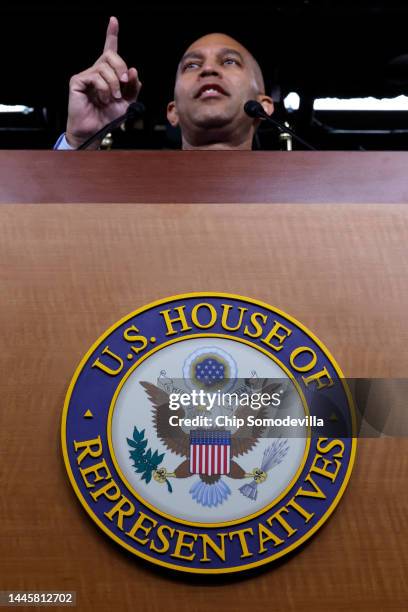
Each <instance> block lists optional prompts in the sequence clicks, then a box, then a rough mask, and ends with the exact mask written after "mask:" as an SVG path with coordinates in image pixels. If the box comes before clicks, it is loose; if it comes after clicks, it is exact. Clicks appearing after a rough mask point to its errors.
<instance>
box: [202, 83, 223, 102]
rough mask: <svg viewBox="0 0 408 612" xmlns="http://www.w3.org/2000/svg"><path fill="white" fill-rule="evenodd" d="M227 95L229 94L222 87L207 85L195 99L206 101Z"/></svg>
mask: <svg viewBox="0 0 408 612" xmlns="http://www.w3.org/2000/svg"><path fill="white" fill-rule="evenodd" d="M227 95H228V94H227V92H226V91H225V89H223V88H222V87H221V86H220V85H218V84H213V83H207V84H206V85H203V86H202V87H200V89H199V90H198V92H197V94H196V95H195V98H197V99H200V100H206V99H211V98H222V97H224V96H227Z"/></svg>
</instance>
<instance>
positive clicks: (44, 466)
mask: <svg viewBox="0 0 408 612" xmlns="http://www.w3.org/2000/svg"><path fill="white" fill-rule="evenodd" d="M407 168H408V154H405V153H403V154H399V153H398V154H397V153H260V152H236V153H228V152H202V153H200V152H163V153H154V152H148V153H134V152H117V153H103V152H100V153H95V152H89V153H88V152H84V153H63V152H42V153H40V152H35V153H34V152H6V151H2V152H0V176H1V180H0V201H1V204H0V252H1V256H0V266H1V267H0V270H1V273H0V278H1V347H2V350H1V357H0V360H1V361H0V363H1V367H0V377H1V387H0V388H1V412H0V457H1V461H0V487H1V504H0V550H1V556H0V590H41V591H46V590H51V591H52V590H73V591H76V592H77V606H78V609H80V610H86V609H89V610H104V611H105V610H106V611H111V610H131V609H136V610H140V611H143V612H144V611H150V610H151V611H156V610H164V609H165V610H167V611H169V612H173V611H177V612H187V610H190V609H194V610H199V611H202V612H204V611H207V610H225V611H232V610H234V611H235V610H246V609H250V610H251V611H252V612H258V611H259V612H261V611H262V612H264V611H265V610H279V611H280V610H282V611H283V610H285V611H287V612H289V611H297V610H304V611H306V610H310V611H311V610H313V611H314V612H318V611H322V612H327V610H332V611H335V610H346V609H347V610H350V612H356V611H359V610H361V611H362V610H364V611H370V612H371V611H372V610H375V609H378V610H380V609H381V610H402V609H405V607H406V606H407V601H408V590H407V581H406V578H407V575H408V553H407V513H408V488H407V479H408V441H407V439H406V438H405V439H404V438H402V437H401V438H378V439H365V440H360V441H359V444H358V449H357V460H356V465H355V468H354V473H353V475H352V478H351V482H350V484H349V486H348V489H347V490H346V492H345V495H344V497H343V499H342V501H341V503H340V505H339V507H338V509H337V510H336V512H335V513H334V515H333V516H332V518H331V519H330V520H329V521H328V523H327V524H326V525H325V526H324V527H323V528H322V529H320V530H319V531H318V533H317V534H316V536H314V537H313V538H312V540H311V541H309V542H308V543H307V544H306V545H305V546H303V547H302V548H301V549H300V550H298V551H297V552H296V554H294V555H292V556H291V557H290V558H284V561H282V562H280V563H277V564H275V565H274V564H271V565H268V566H266V568H265V569H264V570H263V571H262V572H260V573H258V574H257V575H252V576H249V577H246V576H244V575H237V576H233V577H231V578H228V577H225V576H224V577H223V578H222V580H216V579H215V578H214V577H204V578H195V577H192V576H183V575H173V574H172V573H169V574H167V573H166V572H164V573H163V572H162V571H159V570H155V569H154V568H153V567H152V566H150V565H149V564H145V563H143V562H141V561H139V560H138V559H137V558H136V557H135V558H133V557H131V556H130V555H128V554H126V553H125V551H124V550H122V549H121V548H120V547H119V546H117V545H115V544H114V543H112V542H111V541H110V540H109V539H108V538H107V537H106V536H104V534H103V533H102V532H101V531H100V530H98V529H97V528H96V527H95V526H94V524H93V523H92V521H91V520H90V519H89V518H88V517H87V516H86V513H85V512H84V510H83V508H82V507H81V506H80V504H79V502H78V500H77V499H76V497H75V495H74V492H73V490H72V488H71V485H70V483H69V481H68V478H67V476H66V473H65V468H64V465H63V461H62V456H61V449H60V442H59V435H60V418H61V411H62V406H63V401H64V396H65V393H66V390H67V386H68V384H69V381H70V379H71V376H72V375H73V373H74V370H75V368H76V366H77V364H78V362H79V360H80V359H81V357H82V356H83V355H84V354H85V352H86V351H87V349H88V348H89V347H90V346H91V344H92V343H93V342H94V341H95V340H96V339H97V338H98V337H99V336H100V334H101V333H102V332H103V331H104V330H106V329H107V328H108V327H109V326H110V325H112V324H113V323H114V322H115V321H117V320H119V319H120V318H121V317H122V316H124V315H125V314H127V313H128V312H131V311H132V310H134V309H136V308H137V307H139V306H142V305H144V304H147V303H149V302H150V301H154V300H156V299H159V298H162V297H166V296H171V295H175V294H179V293H185V292H191V291H220V292H229V293H236V294H241V295H246V296H249V297H253V298H256V299H260V300H263V301H265V302H268V303H270V304H272V305H274V306H276V307H278V308H280V309H282V310H283V311H285V312H287V313H288V314H290V315H292V316H294V317H295V318H296V319H298V320H299V321H301V322H302V323H303V324H304V325H306V326H307V327H308V328H309V329H310V330H312V331H313V332H314V333H315V334H316V335H317V337H318V338H320V339H321V340H322V341H323V342H324V343H325V344H326V345H327V346H328V347H329V349H330V351H331V352H332V354H333V355H334V356H335V358H336V360H337V361H338V363H339V364H340V367H341V368H342V369H343V372H344V373H345V374H346V376H349V377H391V378H398V377H407V376H408V350H407V346H408V324H407V323H408V316H407V313H408V246H407V245H408V180H407Z"/></svg>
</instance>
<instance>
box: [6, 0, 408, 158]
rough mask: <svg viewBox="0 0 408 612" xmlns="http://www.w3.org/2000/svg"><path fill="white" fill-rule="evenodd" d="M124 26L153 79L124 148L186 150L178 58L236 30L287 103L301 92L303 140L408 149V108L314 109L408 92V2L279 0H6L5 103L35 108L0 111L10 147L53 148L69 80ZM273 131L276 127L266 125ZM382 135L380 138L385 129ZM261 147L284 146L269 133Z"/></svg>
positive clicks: (118, 138)
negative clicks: (181, 140)
mask: <svg viewBox="0 0 408 612" xmlns="http://www.w3.org/2000/svg"><path fill="white" fill-rule="evenodd" d="M111 14H115V15H117V16H118V18H119V22H120V35H119V53H120V54H121V55H122V56H123V58H124V59H125V61H127V63H128V65H135V66H136V67H137V68H138V70H139V73H140V78H141V80H142V82H143V90H142V94H141V97H140V100H141V101H142V102H143V103H144V104H145V105H146V109H147V110H146V113H145V116H144V119H143V121H142V122H139V123H138V124H137V126H136V127H137V129H136V130H135V129H131V128H132V127H133V126H128V130H127V131H126V132H123V131H120V132H118V133H116V134H115V137H114V146H120V147H131V148H175V147H177V146H178V135H177V133H173V132H172V131H171V130H169V128H168V126H167V125H166V121H165V108H166V103H167V101H168V100H169V99H170V98H171V95H172V86H173V78H174V74H175V70H176V66H177V62H178V59H179V57H180V55H181V53H182V52H183V50H184V49H185V47H186V45H188V44H189V43H190V42H191V41H193V40H194V39H195V38H197V37H199V36H200V35H202V34H205V33H208V32H211V31H222V32H226V33H228V34H230V35H232V36H234V37H236V38H238V39H239V40H240V41H242V42H243V44H245V45H246V46H247V47H248V48H249V49H250V50H251V51H252V52H253V54H254V55H255V56H256V57H257V59H258V60H259V62H260V64H261V66H262V68H263V70H264V73H265V77H266V81H267V86H268V91H269V92H271V91H272V93H273V97H274V98H275V100H276V101H277V113H276V117H277V118H280V119H285V118H287V117H285V114H284V111H283V109H282V106H281V104H279V100H282V99H283V97H284V96H285V95H286V94H287V93H288V92H289V91H297V92H298V93H299V94H300V95H301V100H302V104H301V108H300V110H299V111H298V112H297V113H293V114H291V116H290V118H289V119H290V123H291V125H292V127H295V128H296V129H297V130H298V131H299V133H300V134H301V135H302V136H304V137H306V138H308V139H309V140H310V141H311V142H313V143H314V144H315V146H317V147H318V148H321V149H354V150H364V149H408V119H407V113H405V112H392V113H390V112H383V113H377V112H372V111H371V112H365V113H356V112H350V111H349V112H343V113H338V112H330V113H328V112H326V113H321V112H320V113H317V112H315V113H313V112H312V105H313V99H314V98H316V97H322V96H333V97H334V96H337V97H355V96H377V97H387V96H391V97H392V96H395V95H399V94H401V93H407V94H408V62H404V61H402V63H401V62H397V63H395V61H394V60H395V58H397V57H399V56H401V55H405V54H408V32H407V24H408V4H407V3H406V2H403V1H402V0H387V1H386V0H381V1H379V0H357V1H356V0H353V1H351V0H326V1H325V0H285V1H283V0H280V1H277V0H269V1H259V2H257V3H256V4H249V3H248V4H247V5H245V6H239V5H238V6H237V4H236V3H235V2H223V1H222V0H221V1H220V2H202V1H200V2H196V3H191V2H180V1H178V0H175V1H174V2H172V3H169V2H166V3H165V2H150V3H148V2H144V1H142V2H138V3H129V2H126V3H125V2H123V1H117V2H115V3H101V2H94V1H89V0H83V1H81V2H79V1H78V0H75V1H71V2H69V3H64V4H63V5H61V6H58V5H57V4H56V3H55V2H51V1H50V0H49V1H43V2H36V3H35V6H33V4H32V3H28V2H24V1H23V2H20V3H19V4H18V5H16V4H15V3H13V4H12V3H11V2H10V1H9V0H6V1H5V2H4V1H3V3H2V10H1V31H2V34H1V37H0V48H1V58H2V71H1V75H2V76H1V82H2V94H1V99H0V103H3V104H6V103H7V104H26V105H28V106H31V107H34V109H35V112H34V113H31V114H30V115H25V116H20V115H14V114H13V115H10V114H8V115H4V114H0V130H1V138H0V147H2V148H47V147H49V146H50V145H51V144H52V142H53V140H54V139H55V137H56V136H57V135H58V133H59V132H60V131H64V125H65V118H66V115H65V114H66V104H67V90H68V81H69V77H70V76H71V75H72V74H74V73H76V72H80V71H81V70H84V69H85V68H87V67H89V66H90V65H91V64H92V63H93V62H94V61H95V60H96V58H97V57H98V55H100V53H101V52H102V48H103V41H104V35H105V29H106V26H107V22H108V18H109V15H111ZM263 127H264V128H265V126H263ZM379 131H380V132H379ZM255 146H258V147H261V148H266V149H276V148H280V143H279V139H278V137H277V135H276V133H275V131H274V130H270V129H263V130H261V132H260V134H259V138H258V141H257V143H255Z"/></svg>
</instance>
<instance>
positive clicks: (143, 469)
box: [126, 427, 173, 493]
mask: <svg viewBox="0 0 408 612" xmlns="http://www.w3.org/2000/svg"><path fill="white" fill-rule="evenodd" d="M144 436H145V430H144V429H143V430H142V431H139V430H138V429H137V427H135V428H134V429H133V439H130V438H126V439H127V443H128V445H129V446H130V447H131V449H132V450H130V451H129V455H130V458H131V459H133V462H134V463H133V467H134V468H135V472H136V473H137V474H142V476H141V478H142V480H145V481H146V484H149V482H150V481H151V479H152V474H153V475H154V474H155V473H157V468H158V466H159V465H160V463H161V462H162V461H163V458H164V455H165V453H162V454H161V455H159V453H158V452H157V450H155V451H154V453H152V450H151V448H149V449H147V450H146V446H147V440H145V437H144ZM159 472H163V475H164V478H163V480H164V481H165V482H166V484H167V489H168V491H169V493H172V491H173V489H172V487H171V484H170V482H169V481H168V479H167V478H165V475H166V470H165V469H164V468H160V469H159ZM163 480H162V482H163ZM158 481H159V482H160V480H158Z"/></svg>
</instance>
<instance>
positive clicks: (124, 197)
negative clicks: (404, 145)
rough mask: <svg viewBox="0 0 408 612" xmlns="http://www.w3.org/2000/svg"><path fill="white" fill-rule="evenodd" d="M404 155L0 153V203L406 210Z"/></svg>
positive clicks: (406, 163)
mask: <svg viewBox="0 0 408 612" xmlns="http://www.w3.org/2000/svg"><path fill="white" fill-rule="evenodd" d="M407 167H408V153H406V152H402V153H401V152H389V151H384V152H365V153H360V152H352V151H347V152H345V151H340V152H334V151H324V152H317V151H316V152H315V151H313V152H310V151H308V152H298V151H296V152H292V153H284V152H266V151H236V152H234V153H232V154H231V152H230V151H139V152H135V151H115V152H100V151H81V152H78V153H75V152H72V151H68V152H67V151H66V152H64V151H58V152H53V151H36V152H35V153H33V152H32V151H0V202H5V203H10V202H16V203H22V202H25V203H31V202H39V203H48V202H68V203H72V202H87V203H88V202H98V203H104V202H113V203H118V202H121V203H127V202H132V203H135V202H138V203H145V202H149V203H161V202H172V203H187V204H188V203H191V202H193V203H194V202H205V203H214V202H215V203H219V202H225V203H234V204H235V203H238V202H243V203H247V202H258V203H265V202H268V203H269V202H274V203H311V204H315V203H319V202H320V203H323V204H328V203H330V202H332V203H335V204H337V203H370V204H371V203H384V204H388V203H395V204H397V203H400V202H407V203H408V181H407Z"/></svg>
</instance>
